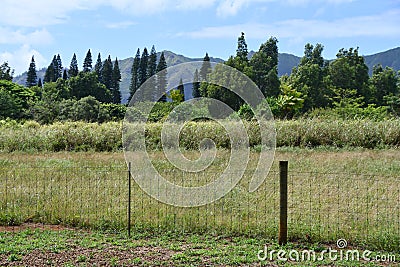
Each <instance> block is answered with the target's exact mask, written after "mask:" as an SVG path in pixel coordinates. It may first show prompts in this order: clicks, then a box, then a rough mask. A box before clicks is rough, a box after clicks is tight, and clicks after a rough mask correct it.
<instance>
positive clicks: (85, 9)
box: [0, 0, 400, 74]
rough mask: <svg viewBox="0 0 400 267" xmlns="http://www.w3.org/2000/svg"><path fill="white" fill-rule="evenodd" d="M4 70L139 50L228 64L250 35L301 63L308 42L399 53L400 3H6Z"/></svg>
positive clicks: (332, 49) (331, 52) (327, 50)
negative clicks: (240, 40) (242, 37)
mask: <svg viewBox="0 0 400 267" xmlns="http://www.w3.org/2000/svg"><path fill="white" fill-rule="evenodd" d="M1 10H2V15H1V16H0V63H2V62H4V61H8V62H9V64H10V65H11V67H12V68H14V69H15V73H16V74H19V73H21V72H23V71H25V70H27V69H28V67H29V62H30V58H31V56H32V55H35V60H36V65H37V67H38V68H42V67H47V66H48V65H49V63H50V61H51V59H52V57H53V55H54V54H58V53H59V54H60V55H61V58H62V60H63V65H64V66H69V63H70V61H71V58H72V55H73V53H76V54H77V57H78V63H79V66H80V67H81V66H82V62H83V58H84V57H85V54H86V52H87V50H88V49H89V48H90V49H91V50H92V54H93V60H94V61H95V59H96V57H97V54H98V53H99V52H100V53H101V55H102V58H103V59H105V58H106V57H107V56H108V55H109V54H110V55H111V57H112V58H113V59H114V58H115V57H118V58H119V59H124V58H127V57H131V56H133V55H134V54H135V53H136V50H137V48H138V47H139V48H141V50H142V48H143V47H147V48H151V46H152V45H153V44H154V45H155V47H156V50H157V51H162V50H171V51H173V52H175V53H178V54H183V55H185V56H189V57H203V56H204V54H205V52H208V53H209V55H210V56H213V57H220V58H223V59H227V58H228V57H229V55H233V54H234V53H235V49H236V41H237V37H238V36H239V35H240V32H242V31H243V32H245V34H246V41H247V44H248V48H249V50H257V49H258V48H259V46H260V44H261V43H263V42H265V41H266V40H267V39H268V38H269V37H270V36H275V37H277V38H278V40H279V43H278V47H279V52H284V53H292V54H295V55H298V56H302V54H303V49H304V45H305V44H306V43H312V44H315V43H321V44H323V45H324V52H323V55H324V57H325V58H328V59H331V58H335V55H336V53H337V52H338V50H339V49H340V48H342V47H344V48H349V47H357V46H359V47H360V49H359V51H360V53H361V54H363V55H368V54H373V53H376V52H381V51H385V50H387V49H390V48H395V47H399V46H400V0H379V1H378V0H325V1H323V0H190V1H184V0H177V1H172V0H140V1H137V0H67V1H53V0H35V1H32V0H19V1H15V0H2V2H1Z"/></svg>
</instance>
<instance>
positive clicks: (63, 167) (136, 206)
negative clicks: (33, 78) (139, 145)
mask: <svg viewBox="0 0 400 267" xmlns="http://www.w3.org/2000/svg"><path fill="white" fill-rule="evenodd" d="M187 154H188V156H193V157H195V156H196V155H195V154H196V152H193V151H188V152H187ZM218 154H219V157H218V160H217V161H216V162H215V164H214V165H212V166H211V168H210V171H209V172H208V173H206V174H204V175H203V176H200V177H198V176H196V177H194V176H191V175H189V174H182V173H181V172H179V171H168V172H164V174H165V175H166V177H167V178H168V179H170V180H173V181H175V182H182V183H184V184H185V185H188V182H190V181H194V182H195V183H199V182H202V183H205V182H209V181H210V180H212V179H214V178H215V177H216V176H217V175H218V173H219V172H220V171H221V169H222V168H223V167H224V165H225V164H226V162H227V158H228V155H229V153H228V151H225V150H219V151H218ZM257 155H258V154H257V152H252V153H251V160H250V164H249V166H248V171H247V172H246V173H245V176H244V178H243V179H242V181H241V182H240V183H239V185H238V186H237V187H235V189H234V190H233V191H232V192H230V193H229V194H228V195H227V196H225V197H224V198H222V199H220V200H218V201H216V202H215V203H213V204H210V205H206V206H202V207H198V208H191V209H188V208H177V207H171V206H168V205H165V204H161V203H159V202H157V201H156V200H154V199H153V198H151V197H149V196H147V195H146V194H145V193H143V191H141V190H140V189H139V188H138V187H137V186H134V187H133V190H132V227H133V231H134V232H137V233H146V232H152V233H160V232H164V231H167V232H169V231H174V232H176V233H181V234H185V233H207V234H211V235H225V236H238V235H241V236H247V237H258V238H260V237H262V238H266V239H268V240H276V237H277V225H278V209H279V204H278V199H279V195H278V188H279V185H278V175H277V171H278V168H277V166H278V161H279V160H288V161H289V174H290V175H289V238H290V240H291V241H292V242H304V243H308V244H310V243H311V244H312V243H320V242H322V243H332V242H335V241H336V240H337V239H339V238H345V239H347V240H348V242H349V243H350V244H352V245H358V246H363V247H365V248H368V249H371V250H372V249H375V250H385V251H398V248H399V246H400V225H399V224H400V219H399V218H400V207H399V203H400V201H399V198H400V194H399V191H400V189H399V186H398V185H399V176H400V175H399V174H400V160H399V159H400V151H399V150H397V149H387V150H366V149H354V150H351V151H350V150H347V151H345V150H337V149H326V148H325V149H322V148H320V149H316V150H315V149H314V150H311V149H298V148H280V149H278V151H277V153H276V159H275V162H274V164H273V166H272V170H271V173H270V175H269V176H268V177H267V179H266V181H265V182H264V184H263V185H262V186H261V188H259V190H257V191H256V192H255V193H252V194H250V193H248V191H247V184H246V181H248V179H249V177H250V174H251V170H252V169H254V167H255V166H254V164H255V162H256V161H255V160H254V159H255V158H256V157H257ZM151 158H152V159H153V163H154V165H155V166H156V167H157V168H158V169H160V170H165V169H166V168H167V167H169V163H168V161H167V160H166V159H165V157H164V156H163V154H162V152H157V151H154V152H151ZM0 172H1V176H2V177H5V178H6V179H4V178H3V179H2V184H1V187H0V188H1V189H0V192H1V195H0V196H1V203H2V205H1V209H0V221H1V222H2V224H3V225H10V224H20V223H22V222H41V223H50V224H62V225H69V226H78V227H90V228H92V229H103V230H110V229H114V230H116V231H118V232H123V231H125V230H124V229H126V214H127V209H126V207H127V178H126V177H127V172H126V164H125V162H124V156H123V153H106V152H103V153H92V152H79V153H75V152H58V153H52V152H51V153H50V152H49V153H21V152H15V153H2V154H0Z"/></svg>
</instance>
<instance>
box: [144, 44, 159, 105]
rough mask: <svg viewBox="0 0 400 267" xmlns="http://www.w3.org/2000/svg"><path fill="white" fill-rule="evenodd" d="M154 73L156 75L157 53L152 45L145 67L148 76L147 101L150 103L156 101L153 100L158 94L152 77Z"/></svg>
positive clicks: (154, 78)
mask: <svg viewBox="0 0 400 267" xmlns="http://www.w3.org/2000/svg"><path fill="white" fill-rule="evenodd" d="M156 73H157V52H156V49H155V48H154V45H153V47H152V48H151V52H150V56H149V61H148V65H147V76H148V77H147V79H148V83H149V84H148V85H147V87H146V88H148V90H149V92H148V95H149V96H148V97H149V98H150V99H149V100H151V101H154V100H156V99H155V98H156V97H157V92H158V91H157V84H156V77H153V76H154V75H155V74H156ZM152 77H153V78H152Z"/></svg>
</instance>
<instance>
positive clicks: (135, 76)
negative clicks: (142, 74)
mask: <svg viewBox="0 0 400 267" xmlns="http://www.w3.org/2000/svg"><path fill="white" fill-rule="evenodd" d="M139 67H140V49H139V48H138V49H137V52H136V56H135V58H134V59H133V64H132V68H131V75H132V76H131V84H130V86H129V98H128V102H130V101H131V99H132V97H133V95H134V94H135V93H136V91H137V89H139Z"/></svg>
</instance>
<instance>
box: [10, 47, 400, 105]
mask: <svg viewBox="0 0 400 267" xmlns="http://www.w3.org/2000/svg"><path fill="white" fill-rule="evenodd" d="M160 54H161V53H158V57H159V56H160ZM253 54H254V51H251V52H249V56H252V55H253ZM164 56H165V60H166V62H167V65H168V66H169V67H170V66H174V65H177V64H181V63H186V62H194V61H202V60H203V58H189V57H185V56H183V55H179V54H176V53H174V52H171V51H167V50H165V51H164ZM300 59H301V57H298V56H295V55H292V54H287V53H279V58H278V60H279V61H278V62H279V63H278V75H279V76H282V75H285V74H288V75H289V74H290V73H291V72H292V69H293V68H294V67H296V66H297V65H298V64H299V63H300ZM364 59H365V63H366V65H367V66H368V68H369V72H370V75H371V73H372V69H373V66H374V65H376V64H381V65H382V66H383V67H386V66H387V67H391V68H393V69H394V70H396V71H399V70H400V47H397V48H394V49H390V50H387V51H384V52H380V53H376V54H373V55H367V56H364ZM210 61H211V62H216V63H220V62H224V60H223V59H221V58H213V57H210ZM118 63H119V68H120V70H121V76H122V79H121V84H120V88H121V94H122V102H123V103H125V102H126V99H127V98H128V96H129V84H130V78H131V68H132V63H133V57H130V58H126V59H122V60H119V61H118ZM45 72H46V69H45V68H43V69H40V70H38V72H37V76H38V78H41V79H42V80H43V77H44V73H45ZM26 77H27V72H24V73H22V74H21V75H18V76H16V77H14V82H16V83H18V84H21V85H25V81H26ZM185 93H186V90H185Z"/></svg>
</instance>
